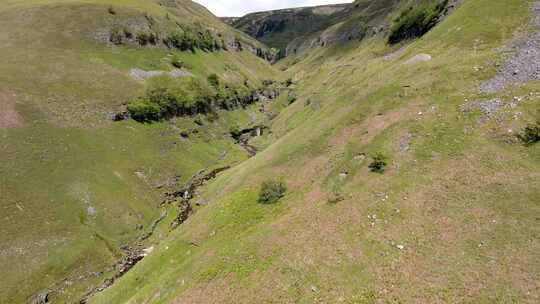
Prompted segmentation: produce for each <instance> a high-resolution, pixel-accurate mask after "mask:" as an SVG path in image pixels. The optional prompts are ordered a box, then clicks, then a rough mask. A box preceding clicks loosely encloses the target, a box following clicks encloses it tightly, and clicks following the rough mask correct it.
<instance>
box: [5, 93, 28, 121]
mask: <svg viewBox="0 0 540 304" xmlns="http://www.w3.org/2000/svg"><path fill="white" fill-rule="evenodd" d="M22 124H23V119H22V117H21V115H20V114H19V113H18V112H17V111H16V110H15V95H14V94H9V93H4V92H0V129H7V128H17V127H20V126H22Z"/></svg>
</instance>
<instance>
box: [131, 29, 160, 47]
mask: <svg viewBox="0 0 540 304" xmlns="http://www.w3.org/2000/svg"><path fill="white" fill-rule="evenodd" d="M135 39H136V40H137V43H138V44H139V45H141V46H145V45H148V44H151V45H156V44H158V42H159V37H158V35H157V34H156V33H147V32H139V33H137V36H136V38H135Z"/></svg>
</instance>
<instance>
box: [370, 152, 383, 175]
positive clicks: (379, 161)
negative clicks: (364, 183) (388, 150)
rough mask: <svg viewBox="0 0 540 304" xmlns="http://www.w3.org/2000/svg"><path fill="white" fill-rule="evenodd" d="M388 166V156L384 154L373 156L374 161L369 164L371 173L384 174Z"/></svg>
mask: <svg viewBox="0 0 540 304" xmlns="http://www.w3.org/2000/svg"><path fill="white" fill-rule="evenodd" d="M386 166H388V163H387V158H386V156H384V155H383V154H382V153H377V154H375V155H374V156H373V161H372V162H371V164H369V169H370V170H371V172H375V173H384V171H386Z"/></svg>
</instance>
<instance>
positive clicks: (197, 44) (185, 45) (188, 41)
mask: <svg viewBox="0 0 540 304" xmlns="http://www.w3.org/2000/svg"><path fill="white" fill-rule="evenodd" d="M109 41H110V42H111V43H113V44H116V45H121V44H124V43H125V42H128V41H135V42H137V43H138V44H139V45H141V46H146V45H157V44H159V43H160V42H161V41H163V43H164V44H165V45H166V46H167V47H169V48H172V49H178V50H180V51H195V49H200V50H203V51H208V52H214V51H219V50H222V49H226V47H225V46H224V42H223V41H218V40H216V39H215V38H214V36H213V35H212V33H211V32H210V31H208V30H206V31H201V32H196V31H193V30H191V29H184V30H179V31H174V32H172V33H169V34H168V35H167V36H166V37H165V38H163V39H160V37H159V35H158V34H157V33H155V32H152V31H140V32H137V33H136V34H133V33H132V32H131V31H130V30H129V29H128V28H126V27H114V28H113V29H112V30H111V33H110V36H109Z"/></svg>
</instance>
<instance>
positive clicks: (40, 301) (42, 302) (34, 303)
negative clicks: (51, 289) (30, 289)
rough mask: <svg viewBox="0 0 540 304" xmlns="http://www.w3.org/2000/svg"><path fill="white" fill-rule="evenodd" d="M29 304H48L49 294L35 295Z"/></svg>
mask: <svg viewBox="0 0 540 304" xmlns="http://www.w3.org/2000/svg"><path fill="white" fill-rule="evenodd" d="M29 303H30V304H47V303H49V293H48V292H42V293H40V294H37V295H35V296H34V297H33V298H32V299H31V300H30V302H29Z"/></svg>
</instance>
